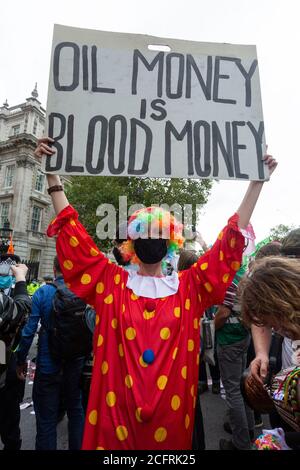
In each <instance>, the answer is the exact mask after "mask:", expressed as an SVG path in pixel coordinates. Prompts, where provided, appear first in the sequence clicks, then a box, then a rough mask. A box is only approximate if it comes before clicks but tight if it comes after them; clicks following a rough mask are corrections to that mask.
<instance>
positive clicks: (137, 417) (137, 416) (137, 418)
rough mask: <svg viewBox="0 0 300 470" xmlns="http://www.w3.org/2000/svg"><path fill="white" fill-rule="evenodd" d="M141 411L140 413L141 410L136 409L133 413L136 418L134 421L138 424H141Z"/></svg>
mask: <svg viewBox="0 0 300 470" xmlns="http://www.w3.org/2000/svg"><path fill="white" fill-rule="evenodd" d="M141 411H142V408H137V409H136V412H135V417H136V420H137V421H138V422H139V423H142V422H143V421H142V418H141Z"/></svg>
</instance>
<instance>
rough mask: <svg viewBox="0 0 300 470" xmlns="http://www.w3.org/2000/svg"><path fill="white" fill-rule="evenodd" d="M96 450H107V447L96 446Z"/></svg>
mask: <svg viewBox="0 0 300 470" xmlns="http://www.w3.org/2000/svg"><path fill="white" fill-rule="evenodd" d="M96 450H105V449H104V447H101V446H99V447H96Z"/></svg>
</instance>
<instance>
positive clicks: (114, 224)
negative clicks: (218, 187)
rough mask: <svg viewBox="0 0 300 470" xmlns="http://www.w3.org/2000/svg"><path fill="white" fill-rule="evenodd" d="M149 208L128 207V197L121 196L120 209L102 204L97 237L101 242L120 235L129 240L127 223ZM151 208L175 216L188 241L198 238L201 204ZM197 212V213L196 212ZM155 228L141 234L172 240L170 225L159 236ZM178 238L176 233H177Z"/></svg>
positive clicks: (142, 206) (98, 212)
mask: <svg viewBox="0 0 300 470" xmlns="http://www.w3.org/2000/svg"><path fill="white" fill-rule="evenodd" d="M146 207H147V206H145V205H143V204H133V205H131V206H129V207H128V204H127V196H119V207H118V208H116V207H115V206H114V205H113V204H100V205H99V206H98V207H97V210H96V215H97V216H98V217H101V220H100V221H99V222H98V224H97V227H96V233H97V237H98V238H99V239H100V240H106V239H110V240H114V239H115V238H116V234H117V233H118V238H119V239H121V240H122V239H126V238H127V223H128V219H129V217H130V216H131V215H132V214H133V213H134V212H135V211H137V210H139V209H144V208H146ZM151 207H160V208H162V209H164V210H166V211H168V212H170V213H171V214H173V215H174V217H175V218H176V220H177V222H179V223H181V224H182V225H183V231H182V235H183V236H184V238H185V239H186V240H194V239H195V237H196V236H197V232H196V231H195V225H196V224H195V222H196V221H197V215H198V214H199V213H200V209H201V207H202V206H201V205H200V204H195V205H192V204H184V205H181V204H179V203H174V204H172V205H171V206H169V205H168V204H152V205H151ZM194 211H195V212H194ZM155 230H156V229H155V227H154V228H153V227H151V223H150V228H149V233H148V231H146V233H145V232H144V233H143V234H141V237H142V238H148V236H151V238H158V237H159V236H163V238H167V239H168V238H170V227H169V224H164V227H163V234H158V233H157V232H156V231H155ZM175 236H176V233H175Z"/></svg>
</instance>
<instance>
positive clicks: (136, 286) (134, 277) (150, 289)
mask: <svg viewBox="0 0 300 470" xmlns="http://www.w3.org/2000/svg"><path fill="white" fill-rule="evenodd" d="M126 286H127V287H128V288H129V289H132V291H133V293H134V294H135V295H138V296H140V297H147V298H149V299H160V298H162V297H169V296H170V295H174V294H176V292H177V291H178V287H179V279H178V273H177V272H176V271H173V272H172V274H171V275H170V276H163V277H153V276H143V275H140V274H139V273H137V272H134V271H128V279H127V284H126Z"/></svg>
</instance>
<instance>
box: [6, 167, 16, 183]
mask: <svg viewBox="0 0 300 470" xmlns="http://www.w3.org/2000/svg"><path fill="white" fill-rule="evenodd" d="M14 172H15V165H8V166H7V167H6V170H5V179H4V187H5V188H11V187H12V183H13V179H14Z"/></svg>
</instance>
